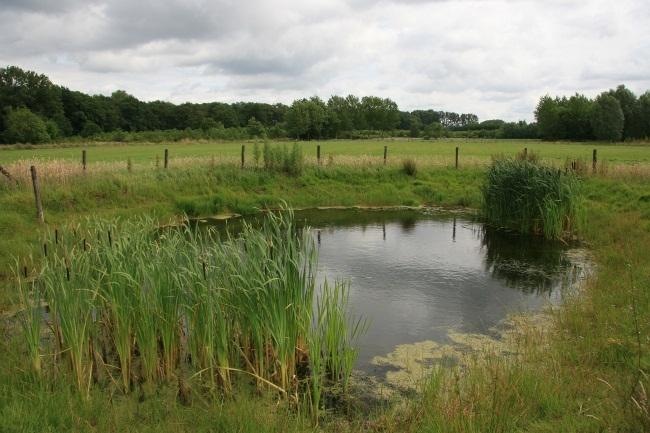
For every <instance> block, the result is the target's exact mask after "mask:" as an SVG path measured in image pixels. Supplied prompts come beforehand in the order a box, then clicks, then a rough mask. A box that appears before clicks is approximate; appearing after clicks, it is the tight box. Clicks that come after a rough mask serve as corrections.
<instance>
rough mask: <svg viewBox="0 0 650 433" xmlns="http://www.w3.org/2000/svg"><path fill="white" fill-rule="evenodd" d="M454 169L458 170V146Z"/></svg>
mask: <svg viewBox="0 0 650 433" xmlns="http://www.w3.org/2000/svg"><path fill="white" fill-rule="evenodd" d="M456 168H458V146H456Z"/></svg>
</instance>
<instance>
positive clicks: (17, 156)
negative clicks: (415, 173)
mask: <svg viewBox="0 0 650 433" xmlns="http://www.w3.org/2000/svg"><path fill="white" fill-rule="evenodd" d="M293 143H294V142H286V144H287V145H292V144H293ZM299 144H300V145H301V146H302V147H303V151H304V154H305V156H307V157H313V158H315V157H316V146H318V145H320V146H321V157H322V158H323V160H326V159H327V158H328V156H329V155H332V156H333V157H334V159H335V162H336V157H337V156H374V157H377V158H382V157H383V152H384V146H388V157H389V159H392V158H402V157H406V156H413V157H421V158H427V159H444V160H448V161H453V159H454V153H455V148H456V147H459V152H460V161H461V163H462V161H463V159H464V158H471V160H472V161H476V160H480V161H486V162H487V161H489V160H490V158H491V157H492V156H493V155H496V154H503V155H515V154H516V153H518V152H521V151H522V150H523V149H524V148H528V151H529V152H535V153H537V154H538V155H539V156H540V158H542V159H548V160H553V161H557V162H564V161H565V160H566V159H567V158H580V159H584V160H588V161H591V157H592V152H593V149H594V148H596V149H597V150H598V158H599V159H601V160H606V161H609V162H611V163H637V164H640V163H649V162H650V152H649V151H648V147H647V146H645V145H642V144H636V143H635V144H623V143H616V144H612V143H607V142H585V143H575V142H542V141H539V140H476V139H474V140H472V139H438V140H420V139H417V140H415V139H412V140H408V139H385V140H327V141H308V142H305V141H301V142H299ZM242 145H245V146H246V152H247V157H248V158H249V159H250V158H251V157H252V151H253V147H254V141H246V142H238V141H220V142H209V141H187V142H170V143H148V144H140V143H137V144H121V143H90V144H88V145H87V146H86V145H84V144H82V143H76V142H75V143H68V144H66V143H59V144H55V145H38V146H31V147H29V148H22V147H21V146H3V147H2V148H0V164H8V163H11V162H14V161H18V160H24V159H35V158H37V159H63V160H70V161H81V149H84V148H87V152H88V153H87V155H88V156H87V158H88V163H89V164H92V163H93V162H117V161H126V160H127V159H129V158H130V159H131V160H132V161H133V162H134V163H154V162H155V160H156V157H159V158H160V159H161V160H162V158H163V154H164V149H169V154H170V158H171V159H172V160H173V158H195V157H201V158H211V157H215V158H224V157H240V155H241V146H242Z"/></svg>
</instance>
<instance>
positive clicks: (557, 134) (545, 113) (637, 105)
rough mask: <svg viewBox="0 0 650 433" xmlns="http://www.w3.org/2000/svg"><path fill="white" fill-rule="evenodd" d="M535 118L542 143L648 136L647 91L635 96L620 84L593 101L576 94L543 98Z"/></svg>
mask: <svg viewBox="0 0 650 433" xmlns="http://www.w3.org/2000/svg"><path fill="white" fill-rule="evenodd" d="M535 119H536V120H537V128H538V132H539V136H540V138H542V139H545V140H574V141H582V140H606V141H621V140H634V139H645V138H648V137H650V91H647V92H645V93H644V94H642V95H641V96H639V97H637V96H636V95H635V94H634V93H632V91H630V90H629V89H628V88H626V87H625V86H624V85H620V86H618V87H617V88H616V89H611V90H608V91H606V92H603V93H601V94H600V95H598V96H597V97H596V98H594V99H590V98H587V97H586V96H584V95H581V94H578V93H576V94H575V95H573V96H571V97H569V98H567V97H561V98H560V97H555V98H552V97H550V96H548V95H547V96H543V97H542V98H541V99H540V100H539V103H538V104H537V109H536V110H535Z"/></svg>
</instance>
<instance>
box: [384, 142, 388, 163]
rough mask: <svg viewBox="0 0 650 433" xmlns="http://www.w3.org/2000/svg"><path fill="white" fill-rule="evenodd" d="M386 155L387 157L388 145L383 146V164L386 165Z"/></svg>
mask: <svg viewBox="0 0 650 433" xmlns="http://www.w3.org/2000/svg"><path fill="white" fill-rule="evenodd" d="M387 157H388V146H384V165H386V158H387Z"/></svg>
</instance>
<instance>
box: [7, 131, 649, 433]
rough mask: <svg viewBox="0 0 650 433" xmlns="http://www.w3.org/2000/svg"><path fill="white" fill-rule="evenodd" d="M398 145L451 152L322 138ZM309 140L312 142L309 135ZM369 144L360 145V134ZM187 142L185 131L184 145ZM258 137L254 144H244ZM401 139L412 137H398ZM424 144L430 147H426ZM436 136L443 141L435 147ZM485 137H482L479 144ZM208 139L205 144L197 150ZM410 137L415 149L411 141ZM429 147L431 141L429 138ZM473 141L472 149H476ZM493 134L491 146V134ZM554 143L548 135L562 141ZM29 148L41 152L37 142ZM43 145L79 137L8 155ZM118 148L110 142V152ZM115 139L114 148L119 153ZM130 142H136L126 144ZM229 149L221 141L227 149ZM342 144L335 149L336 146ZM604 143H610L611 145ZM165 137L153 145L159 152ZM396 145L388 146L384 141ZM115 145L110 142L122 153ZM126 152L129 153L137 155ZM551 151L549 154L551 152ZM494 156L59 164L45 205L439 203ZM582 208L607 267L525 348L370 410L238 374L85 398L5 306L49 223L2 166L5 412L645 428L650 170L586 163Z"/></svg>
mask: <svg viewBox="0 0 650 433" xmlns="http://www.w3.org/2000/svg"><path fill="white" fill-rule="evenodd" d="M384 144H387V145H388V146H389V152H395V153H397V151H391V149H393V148H394V147H398V148H400V149H401V150H402V151H403V152H404V153H403V155H413V156H416V160H418V158H417V155H418V152H422V153H421V154H420V155H423V156H422V158H426V157H428V156H431V155H434V153H433V151H432V150H431V149H436V151H437V152H440V153H439V154H442V153H444V152H448V151H449V152H451V154H452V156H451V159H450V160H453V148H454V147H455V146H456V145H457V142H455V141H444V142H431V143H428V142H394V141H385V142H382V141H374V142H339V141H336V142H322V143H321V145H322V146H323V156H324V157H326V155H327V154H328V152H329V151H328V149H329V148H330V147H331V148H332V149H340V152H344V151H345V150H346V149H350V150H349V152H357V154H358V155H365V154H369V153H371V152H373V153H374V152H378V153H379V157H380V155H381V149H383V145H384ZM303 145H304V146H313V147H315V143H304V144H303ZM356 145H360V146H361V147H359V148H356V147H354V146H356ZM183 146H188V147H187V148H185V147H183ZM211 146H212V147H213V148H216V147H219V146H224V149H225V148H227V149H229V150H228V152H231V156H232V157H235V158H236V157H237V155H238V152H239V149H240V148H239V146H240V144H239V143H193V144H175V145H173V146H168V147H169V148H170V152H171V153H172V156H174V155H175V154H176V152H181V150H180V149H189V148H194V149H195V152H193V153H192V152H189V153H187V154H186V156H192V157H193V156H197V155H199V156H200V155H203V156H208V155H210V149H211ZM250 146H252V144H247V149H248V148H249V147H250ZM400 146H403V147H400ZM427 146H428V147H427ZM436 146H439V147H436ZM481 146H487V147H485V148H484V147H481ZM164 147H166V146H165V145H135V146H111V147H109V148H89V160H90V161H92V160H93V159H92V158H93V157H92V155H93V152H97V153H98V154H102V155H105V157H106V158H107V159H106V160H111V159H110V158H115V159H113V160H118V159H119V160H124V159H126V158H127V157H131V158H133V159H134V160H135V159H136V158H138V156H136V155H140V158H142V159H141V160H142V161H144V160H146V159H147V158H150V157H149V156H147V155H149V154H148V150H156V149H157V153H159V154H160V156H161V158H162V151H161V149H163V148H164ZM460 147H461V149H464V153H463V154H469V153H472V155H473V156H475V157H477V158H485V160H487V159H489V157H490V155H491V154H493V153H513V154H514V153H516V152H518V151H519V150H521V148H522V147H528V149H529V151H531V150H536V149H537V147H539V148H540V150H536V151H538V152H539V153H540V154H541V155H542V156H544V155H545V154H548V155H551V154H552V155H554V156H552V158H557V159H558V160H563V159H564V158H566V157H571V158H576V157H583V158H585V159H587V160H589V159H590V158H591V149H593V148H594V147H597V148H598V149H599V158H604V157H608V158H611V160H612V161H619V162H626V163H642V164H645V163H647V162H648V161H650V147H645V146H639V145H631V146H622V145H616V146H608V145H607V146H606V145H601V144H600V143H599V144H594V143H586V144H566V143H564V144H554V143H541V142H503V141H501V142H498V141H494V142H492V141H487V142H482V141H477V142H467V143H464V142H461V143H460ZM196 149H204V150H203V152H204V153H202V154H199V152H200V150H196ZM404 149H408V150H404ZM427 149H429V151H430V152H431V153H426V150H427ZM470 149H472V150H471V151H470ZM488 149H491V150H488ZM551 150H552V151H551ZM30 152H31V153H30ZM48 152H54V154H56V152H63V153H62V154H60V155H65V154H66V153H65V152H70V154H69V155H70V157H71V158H75V159H76V158H78V156H79V153H80V149H79V148H52V149H43V150H41V151H39V152H35V151H33V150H2V151H0V164H2V163H4V162H5V161H15V160H18V159H22V158H32V157H33V156H36V155H38V156H43V157H53V156H52V154H50V155H48ZM104 152H108V153H104ZM110 152H114V153H112V154H111V153H110ZM131 152H133V153H131ZM224 152H225V150H224ZM332 152H334V151H333V150H332ZM608 152H611V153H610V154H608ZM154 153H156V152H154ZM390 154H392V153H389V155H390ZM111 155H112V156H111ZM127 155H130V156H127ZM549 157H550V156H549ZM485 173H486V172H485V169H484V168H482V167H480V166H472V167H464V168H461V169H460V170H455V169H453V168H451V167H436V166H422V167H418V170H417V174H416V175H415V176H408V175H406V174H405V173H403V171H402V170H401V167H399V166H398V165H397V164H395V165H389V166H388V167H383V166H382V165H381V164H372V165H368V164H357V165H354V164H352V165H337V164H334V165H331V166H327V165H325V166H323V167H316V166H313V165H309V166H307V167H306V168H305V170H304V172H303V174H302V175H301V176H298V177H287V176H285V175H282V174H278V173H269V172H267V171H265V170H262V169H253V168H249V169H245V170H241V169H239V168H238V167H237V166H236V165H224V166H216V167H211V166H210V164H209V163H205V160H204V161H203V163H201V164H199V165H192V164H186V165H183V166H182V167H181V166H179V167H174V166H173V165H172V166H171V167H170V169H169V170H166V171H165V170H162V169H160V170H144V169H141V170H134V171H133V172H128V171H127V170H126V168H120V169H119V170H116V171H108V170H107V171H103V172H96V173H94V172H90V173H88V174H87V175H86V176H83V175H76V174H75V175H72V176H69V177H66V178H65V179H64V180H60V179H58V178H57V177H56V176H51V177H47V176H44V181H43V185H42V188H43V205H44V209H45V219H46V225H47V226H48V227H50V228H53V227H59V226H63V225H65V224H67V223H70V222H74V221H80V220H82V219H83V218H84V217H86V216H89V215H94V216H107V217H108V216H111V217H112V216H133V215H139V214H148V215H152V216H154V217H155V218H157V219H158V220H159V221H161V222H166V221H169V220H170V219H173V218H175V216H177V215H179V214H180V213H183V212H185V213H189V214H194V215H208V214H214V213H219V212H229V211H234V212H239V213H249V212H254V211H255V209H256V208H259V207H265V206H277V205H278V202H279V201H280V200H284V201H286V202H287V203H288V204H289V205H291V206H295V207H303V206H324V205H396V204H405V205H416V204H429V205H442V206H466V207H474V208H476V207H479V206H480V204H481V185H482V182H483V179H484V177H485ZM583 189H584V194H585V214H586V216H585V224H584V226H583V227H581V229H580V232H579V233H578V235H579V237H580V238H581V239H582V240H583V242H584V243H585V244H586V246H588V247H589V249H590V250H591V251H592V253H593V255H594V261H595V263H596V266H597V273H596V275H595V277H594V278H593V279H591V280H590V281H589V282H588V284H587V285H586V286H585V287H584V289H583V291H582V292H581V293H579V294H578V295H577V296H575V297H574V298H572V299H570V300H568V301H567V302H566V303H565V304H564V305H563V306H562V308H560V309H559V310H558V311H557V312H555V313H554V315H553V321H552V323H551V324H549V325H547V326H548V329H545V330H544V331H545V332H543V333H541V332H540V331H539V330H538V329H535V328H532V329H530V330H529V331H527V333H526V334H525V335H524V336H523V338H522V347H521V354H520V356H519V358H518V361H517V362H511V361H508V360H505V359H492V360H489V361H488V362H478V363H477V364H476V365H475V366H474V367H473V368H471V369H470V370H469V371H459V370H454V369H450V370H445V371H442V372H440V373H439V374H435V375H434V376H433V377H432V378H431V380H430V381H429V382H428V383H427V384H425V385H423V387H424V388H423V389H424V392H423V393H422V394H421V395H419V396H415V397H413V398H410V399H409V400H407V401H406V403H404V404H400V405H395V406H388V407H382V408H374V409H373V410H371V411H367V410H362V409H360V408H359V407H357V406H355V405H354V404H351V405H345V406H344V407H342V408H340V409H339V410H338V411H332V412H329V413H326V414H325V415H324V417H323V419H322V422H321V425H320V427H318V428H316V427H314V426H313V423H312V422H311V420H310V418H309V416H308V414H305V413H302V412H301V411H299V410H296V409H295V408H291V407H290V406H289V405H287V404H284V403H281V402H280V403H279V402H277V401H276V399H274V398H273V397H270V396H268V395H264V394H263V395H262V396H259V395H257V394H255V393H254V392H253V391H252V390H247V389H241V390H238V391H237V392H236V393H234V394H233V395H232V396H229V397H223V396H219V397H217V398H206V397H205V395H204V393H202V392H200V391H194V392H192V399H191V402H189V403H188V402H187V401H185V400H183V399H180V398H179V385H178V384H177V383H168V384H166V385H161V386H159V387H157V388H154V389H150V390H146V391H145V390H143V391H142V392H140V393H134V394H130V395H123V393H121V391H120V390H119V386H118V385H115V386H113V387H108V389H107V390H100V389H92V390H91V392H90V394H89V396H88V397H87V398H82V397H80V396H79V395H78V393H77V392H75V389H74V386H73V385H70V382H68V381H66V380H63V379H56V378H53V379H51V380H50V379H48V380H39V379H36V378H35V377H34V376H33V374H32V373H30V369H29V365H30V364H31V363H30V360H29V351H28V347H27V346H26V345H25V343H24V340H23V338H22V336H21V335H20V331H19V330H18V326H17V325H16V323H15V321H14V320H12V319H11V318H10V316H11V314H10V313H11V312H12V308H13V305H14V304H15V302H16V300H17V298H18V296H17V293H16V289H15V286H14V284H13V282H12V280H11V277H10V275H11V274H10V272H9V266H11V265H12V263H13V261H12V260H13V259H12V257H14V256H16V257H18V259H19V260H25V259H26V258H27V257H28V256H29V254H32V256H33V258H34V259H38V257H39V256H40V255H41V254H42V252H41V250H42V247H41V246H40V245H39V241H38V240H39V238H40V234H41V231H42V227H41V226H40V225H39V224H38V223H37V222H36V218H35V211H34V204H33V195H32V191H31V186H30V185H29V183H20V184H19V185H18V186H12V185H10V184H8V183H7V182H5V181H4V179H2V180H0V209H2V212H1V213H0V251H2V256H1V258H0V269H1V270H2V271H1V272H0V278H2V284H1V290H2V292H1V293H2V296H1V302H0V304H1V305H2V306H0V326H2V328H3V332H4V335H6V337H5V338H3V339H2V341H1V342H0V353H2V354H3V355H2V356H0V420H2V425H1V427H2V428H1V429H0V430H2V431H8V432H13V431H16V432H18V431H57V432H58V431H88V432H92V431H102V432H103V431H174V432H177V431H181V432H184V431H188V432H189V431H192V432H195V431H242V432H258V431H262V432H264V431H273V432H275V431H278V432H279V431H300V432H302V431H305V432H306V431H319V430H322V431H337V432H347V431H350V432H353V431H354V432H356V431H377V432H379V431H382V432H398V431H399V432H402V431H407V432H520V431H527V432H630V433H631V432H641V431H648V430H649V429H650V398H649V396H648V393H650V377H649V376H648V374H650V290H649V288H650V255H649V254H647V251H648V250H649V249H650V186H649V183H648V180H647V178H645V177H634V176H629V177H626V178H625V179H623V180H622V179H618V178H612V177H608V176H600V175H596V176H593V175H591V174H588V175H585V176H584V179H583Z"/></svg>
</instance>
